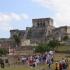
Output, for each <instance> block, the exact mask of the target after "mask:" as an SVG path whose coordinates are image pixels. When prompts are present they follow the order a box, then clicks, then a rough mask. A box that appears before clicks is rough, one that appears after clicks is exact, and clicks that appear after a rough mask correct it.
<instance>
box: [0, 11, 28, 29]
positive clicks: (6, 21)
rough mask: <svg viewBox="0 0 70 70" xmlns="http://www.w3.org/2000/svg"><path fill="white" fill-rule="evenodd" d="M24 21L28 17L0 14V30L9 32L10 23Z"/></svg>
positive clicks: (22, 14)
mask: <svg viewBox="0 0 70 70" xmlns="http://www.w3.org/2000/svg"><path fill="white" fill-rule="evenodd" d="M25 19H28V15H27V14H24V13H21V14H16V13H1V12H0V30H10V29H11V27H12V26H11V25H10V23H12V22H14V21H23V20H25Z"/></svg>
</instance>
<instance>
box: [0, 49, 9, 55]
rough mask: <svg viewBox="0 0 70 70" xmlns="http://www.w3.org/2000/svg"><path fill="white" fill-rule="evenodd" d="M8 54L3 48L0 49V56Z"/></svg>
mask: <svg viewBox="0 0 70 70" xmlns="http://www.w3.org/2000/svg"><path fill="white" fill-rule="evenodd" d="M6 54H8V50H7V49H5V48H0V56H2V55H6Z"/></svg>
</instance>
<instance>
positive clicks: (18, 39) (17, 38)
mask: <svg viewBox="0 0 70 70" xmlns="http://www.w3.org/2000/svg"><path fill="white" fill-rule="evenodd" d="M13 39H14V42H15V44H16V47H18V46H20V33H18V34H15V35H13Z"/></svg>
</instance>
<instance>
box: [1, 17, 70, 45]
mask: <svg viewBox="0 0 70 70" xmlns="http://www.w3.org/2000/svg"><path fill="white" fill-rule="evenodd" d="M18 34H19V37H20V41H21V44H20V46H27V45H28V46H29V45H36V44H38V43H45V42H48V41H49V40H52V39H56V40H58V41H63V39H64V37H65V36H67V37H68V38H69V40H68V42H70V26H61V27H58V28H56V27H55V26H54V21H53V19H52V18H37V19H32V27H26V30H18V29H15V30H10V38H8V39H7V38H6V39H0V44H1V45H2V44H3V43H5V44H6V45H7V44H8V43H9V44H8V46H14V45H13V44H14V42H13V36H14V35H18ZM8 41H9V42H8ZM10 44H11V45H10ZM1 45H0V46H1Z"/></svg>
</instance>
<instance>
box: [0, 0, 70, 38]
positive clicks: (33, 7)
mask: <svg viewBox="0 0 70 70" xmlns="http://www.w3.org/2000/svg"><path fill="white" fill-rule="evenodd" d="M54 1H55V3H56V4H55V3H54ZM58 1H59V2H58ZM68 1H69V0H68ZM68 3H70V2H68ZM68 3H66V2H64V3H62V2H61V0H57V1H56V0H0V38H6V37H9V36H10V32H9V30H11V29H25V28H26V27H31V26H32V19H33V18H39V17H42V18H43V17H52V18H53V19H54V25H55V26H62V25H70V24H69V22H66V21H67V20H69V19H67V18H69V15H67V14H65V13H66V12H67V11H68V10H67V11H66V12H62V10H63V11H64V10H66V9H63V6H62V5H64V6H65V5H68ZM58 4H60V5H61V4H62V5H61V6H59V5H58ZM65 7H67V6H65ZM61 9H62V10H61ZM61 13H63V14H62V15H61ZM67 13H68V12H67ZM64 15H65V16H64ZM66 17H67V18H66ZM64 20H65V21H64ZM65 22H66V23H65Z"/></svg>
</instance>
